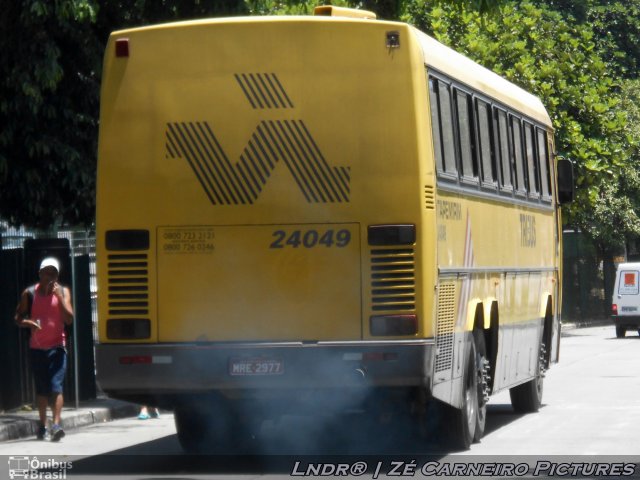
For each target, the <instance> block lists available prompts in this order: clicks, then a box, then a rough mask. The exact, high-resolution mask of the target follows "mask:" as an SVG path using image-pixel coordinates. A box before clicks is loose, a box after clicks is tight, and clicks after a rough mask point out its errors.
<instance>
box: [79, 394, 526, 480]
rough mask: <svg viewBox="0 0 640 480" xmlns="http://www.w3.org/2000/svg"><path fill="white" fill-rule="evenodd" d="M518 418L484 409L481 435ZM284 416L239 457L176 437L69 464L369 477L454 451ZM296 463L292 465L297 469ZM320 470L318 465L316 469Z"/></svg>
mask: <svg viewBox="0 0 640 480" xmlns="http://www.w3.org/2000/svg"><path fill="white" fill-rule="evenodd" d="M521 417H522V415H517V414H515V413H514V412H513V409H512V408H511V405H509V404H505V405H503V404H499V405H489V406H488V415H487V425H486V435H489V434H491V433H492V432H495V431H497V430H499V429H500V428H502V427H504V426H505V425H507V424H509V423H511V422H513V421H516V420H517V419H518V418H521ZM335 420H336V419H333V421H328V419H326V418H322V419H321V421H318V418H311V417H305V416H287V417H284V418H283V419H281V420H280V421H279V422H276V423H269V422H265V424H264V425H263V426H262V429H261V431H260V433H259V435H257V436H256V437H254V438H252V439H251V440H249V441H248V444H246V445H243V447H242V450H243V455H237V456H236V455H230V456H221V455H211V456H208V455H185V454H182V450H181V448H180V445H179V443H178V439H177V436H176V435H171V436H168V437H164V438H161V439H158V440H154V441H151V442H146V443H142V444H138V445H135V446H132V447H128V448H124V449H121V450H116V451H113V452H109V453H108V454H105V455H102V456H97V457H92V458H87V459H83V460H80V461H77V462H74V474H75V475H79V474H84V475H95V474H100V475H114V476H117V475H123V474H145V475H155V474H162V475H178V476H179V477H181V478H185V477H184V476H185V475H189V474H201V473H209V474H287V475H290V474H291V473H292V472H293V470H294V469H295V468H297V469H298V471H302V470H304V469H305V468H306V466H308V465H324V464H332V465H336V464H343V465H344V464H346V465H349V466H352V465H354V464H355V463H357V462H364V464H365V465H366V466H367V468H368V471H369V473H373V469H375V468H376V465H378V463H380V462H382V464H383V465H384V467H383V469H384V468H387V469H388V468H390V466H391V465H392V462H403V461H404V462H410V461H412V460H415V461H417V462H418V463H419V464H424V463H426V462H428V461H438V460H439V459H442V458H443V457H445V456H447V455H448V454H450V453H453V451H452V450H451V449H450V448H448V447H447V446H446V445H443V444H442V442H441V441H439V439H438V438H426V439H425V438H423V436H422V435H420V431H419V429H418V428H417V427H416V425H415V424H410V423H408V422H406V421H402V420H400V421H396V422H394V423H392V424H389V425H380V424H377V423H376V424H375V425H373V424H372V423H371V422H369V421H368V420H367V419H366V418H345V417H341V418H340V419H339V421H338V422H337V423H336V421H335ZM296 462H298V463H297V465H298V466H297V467H296ZM318 468H319V467H318Z"/></svg>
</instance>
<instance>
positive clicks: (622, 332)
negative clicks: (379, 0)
mask: <svg viewBox="0 0 640 480" xmlns="http://www.w3.org/2000/svg"><path fill="white" fill-rule="evenodd" d="M626 333H627V331H626V330H625V328H624V327H620V326H616V337H618V338H624V336H625V334H626Z"/></svg>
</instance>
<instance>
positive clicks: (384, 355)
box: [362, 352, 398, 362]
mask: <svg viewBox="0 0 640 480" xmlns="http://www.w3.org/2000/svg"><path fill="white" fill-rule="evenodd" d="M397 359H398V354H397V353H395V352H367V353H365V354H364V355H362V361H363V362H392V361H394V360H397Z"/></svg>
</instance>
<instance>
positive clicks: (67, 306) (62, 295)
mask: <svg viewBox="0 0 640 480" xmlns="http://www.w3.org/2000/svg"><path fill="white" fill-rule="evenodd" d="M53 293H54V295H56V296H57V297H58V300H59V305H60V310H61V311H62V320H63V321H64V323H65V324H66V325H71V324H72V323H73V306H72V305H71V290H69V289H68V288H67V287H63V286H62V285H60V284H59V283H56V284H55V286H54V287H53Z"/></svg>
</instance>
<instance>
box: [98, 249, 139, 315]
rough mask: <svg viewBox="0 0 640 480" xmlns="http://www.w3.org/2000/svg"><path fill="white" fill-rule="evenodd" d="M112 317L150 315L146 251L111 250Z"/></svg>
mask: <svg viewBox="0 0 640 480" xmlns="http://www.w3.org/2000/svg"><path fill="white" fill-rule="evenodd" d="M107 267H108V292H107V296H108V299H109V317H110V318H131V316H134V317H138V316H148V315H149V270H148V256H147V254H146V253H139V254H138V253H136V254H130V253H129V254H109V257H108V264H107Z"/></svg>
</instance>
